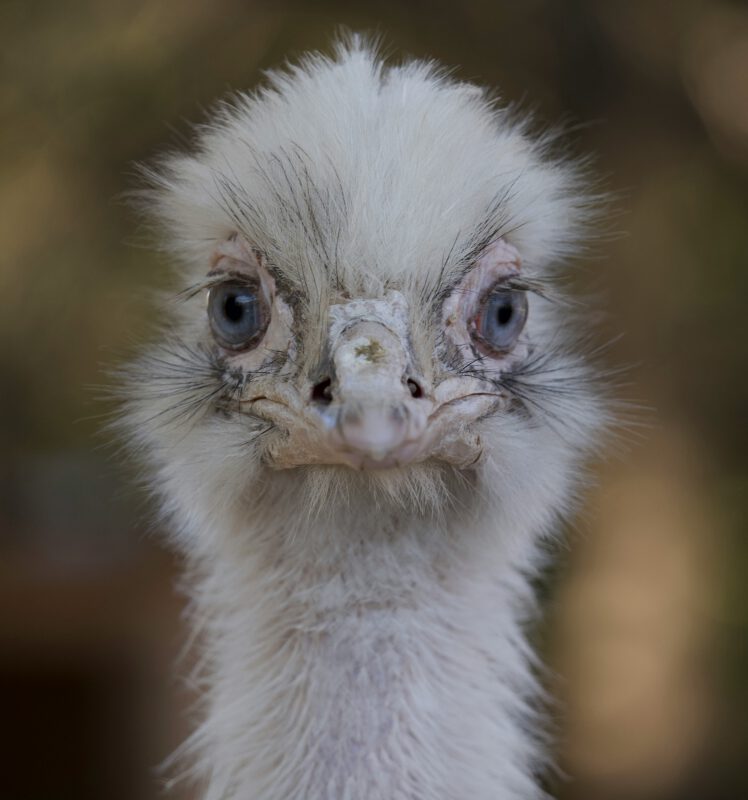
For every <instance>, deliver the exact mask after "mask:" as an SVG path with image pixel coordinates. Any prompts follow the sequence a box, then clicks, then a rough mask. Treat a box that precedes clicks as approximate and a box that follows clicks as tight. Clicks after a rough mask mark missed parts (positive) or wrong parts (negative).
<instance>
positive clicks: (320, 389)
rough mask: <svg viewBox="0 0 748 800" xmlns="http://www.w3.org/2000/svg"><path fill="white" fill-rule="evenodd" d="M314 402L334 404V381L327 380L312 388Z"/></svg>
mask: <svg viewBox="0 0 748 800" xmlns="http://www.w3.org/2000/svg"><path fill="white" fill-rule="evenodd" d="M312 401H313V402H315V403H322V404H323V405H329V404H330V403H332V380H331V379H330V378H325V379H324V380H321V381H320V382H319V383H316V384H315V385H314V386H313V387H312Z"/></svg>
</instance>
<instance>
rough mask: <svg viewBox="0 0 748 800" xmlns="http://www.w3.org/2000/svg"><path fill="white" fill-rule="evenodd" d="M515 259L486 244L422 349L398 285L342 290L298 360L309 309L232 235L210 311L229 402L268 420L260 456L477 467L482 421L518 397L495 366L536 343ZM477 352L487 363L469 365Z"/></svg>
mask: <svg viewBox="0 0 748 800" xmlns="http://www.w3.org/2000/svg"><path fill="white" fill-rule="evenodd" d="M519 268H520V259H519V254H518V253H517V251H516V250H515V249H514V248H513V247H512V246H511V245H508V244H507V243H506V242H504V241H503V240H501V239H499V240H497V241H495V242H492V243H490V244H489V245H488V246H487V247H486V248H485V252H483V253H482V254H481V255H480V257H479V258H477V259H476V262H475V264H474V265H473V266H472V269H471V270H470V271H469V272H468V273H467V274H466V275H464V276H462V277H461V278H460V279H459V280H458V281H456V283H455V285H453V286H448V287H446V289H447V291H446V292H445V297H444V298H440V302H437V303H434V304H432V307H431V308H430V309H428V310H427V313H429V312H430V313H431V315H432V316H433V320H432V325H431V326H430V327H431V328H432V329H433V330H434V331H435V332H436V334H437V335H436V337H434V339H433V341H431V342H423V343H422V345H423V344H425V347H424V346H422V347H420V348H417V347H416V345H415V339H414V336H413V334H412V325H413V315H412V313H411V308H410V302H409V299H408V298H407V297H406V296H405V295H404V294H403V293H402V292H401V291H399V290H397V289H394V288H393V289H388V290H385V291H383V292H382V293H381V295H379V296H375V297H352V296H351V294H350V292H348V291H345V290H343V291H338V292H334V293H333V294H332V295H331V297H330V304H329V305H328V306H327V308H326V316H325V315H324V314H323V315H317V316H316V317H315V318H314V319H313V320H312V324H314V325H315V326H316V327H319V328H321V330H322V333H323V335H322V337H321V341H320V345H321V346H319V345H318V346H317V347H315V348H314V350H313V351H312V352H311V353H307V354H306V359H305V361H306V364H307V365H308V367H307V368H302V369H298V368H294V366H295V365H296V364H297V363H298V357H299V346H298V343H297V341H296V336H295V329H298V328H300V329H301V330H303V326H304V324H309V321H308V320H305V319H303V315H302V319H301V320H299V324H298V326H297V321H296V318H295V314H294V303H293V299H292V298H291V297H284V294H283V292H282V291H280V290H279V287H278V282H277V281H276V280H275V279H274V277H273V271H272V267H271V265H270V264H269V263H268V262H267V261H266V259H265V258H264V256H263V254H262V253H261V252H259V251H258V250H256V249H253V248H252V247H250V246H249V244H248V243H247V242H246V241H245V240H244V239H243V238H242V237H241V236H239V235H236V236H232V237H231V239H230V240H228V241H226V242H223V243H221V244H220V245H219V247H218V248H217V250H216V253H215V255H214V258H213V259H212V264H211V271H210V274H209V276H208V281H209V288H208V292H209V295H208V302H207V319H208V323H209V326H210V329H211V334H212V337H213V339H214V342H215V347H216V349H217V351H218V352H219V353H220V358H221V359H222V361H223V362H224V364H225V369H226V371H227V373H228V375H229V376H233V379H234V380H235V381H237V382H238V383H239V384H240V385H241V387H242V390H241V391H237V392H232V393H231V396H229V397H226V398H224V399H223V400H222V401H219V406H220V407H221V409H222V410H223V411H225V412H226V413H228V414H240V415H246V416H247V417H249V418H250V419H251V420H262V421H264V422H266V423H267V424H268V426H270V430H273V431H274V432H275V435H274V436H272V437H271V438H270V439H269V442H268V444H267V446H266V449H265V453H264V458H265V461H266V463H267V464H268V465H269V466H271V467H275V468H290V467H297V466H303V465H309V464H327V465H333V464H338V465H344V466H347V467H350V468H353V469H391V468H396V467H402V466H405V465H409V464H414V463H418V462H423V461H426V460H429V459H435V460H437V461H444V462H447V463H449V464H453V465H455V466H457V467H463V468H464V467H470V466H471V465H473V464H475V463H477V462H478V461H479V459H480V457H481V454H482V448H481V439H480V435H479V433H478V430H477V427H478V426H477V425H476V423H478V421H479V420H480V419H481V418H482V417H485V416H487V415H489V414H491V413H493V412H496V411H497V410H498V409H499V408H501V407H502V406H503V407H506V403H507V401H508V399H509V398H508V396H507V394H506V393H505V392H502V390H501V388H500V387H498V386H497V385H496V383H495V382H494V381H492V380H491V379H490V378H489V375H496V374H499V373H501V372H502V371H503V370H508V369H511V366H512V364H514V363H516V361H517V360H518V359H519V358H520V357H521V356H522V355H526V353H527V349H528V345H527V343H526V342H523V341H520V336H521V334H522V331H523V328H524V324H525V320H526V316H527V297H526V294H525V291H524V284H522V283H521V278H520V269H519ZM320 316H322V319H320V318H319V317H320ZM299 338H300V339H301V340H302V342H303V340H304V338H305V337H304V336H300V337H299ZM476 362H480V364H481V368H480V369H470V367H471V366H472V365H474V364H475V363H476ZM229 380H231V377H229Z"/></svg>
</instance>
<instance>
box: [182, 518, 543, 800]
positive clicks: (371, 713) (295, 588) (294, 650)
mask: <svg viewBox="0 0 748 800" xmlns="http://www.w3.org/2000/svg"><path fill="white" fill-rule="evenodd" d="M480 528H481V525H480V523H475V522H474V523H472V524H471V525H470V526H463V527H462V528H460V527H459V526H456V525H455V526H446V527H445V526H444V525H443V524H442V525H436V524H433V523H427V522H416V521H413V520H411V521H410V522H408V523H406V524H399V525H398V524H395V523H393V522H392V520H387V519H386V518H385V519H383V518H382V517H381V516H372V517H370V518H368V519H366V520H363V519H361V520H359V523H358V528H357V529H351V528H350V527H348V528H347V529H346V530H341V529H331V528H329V527H326V526H325V525H322V524H317V525H314V526H310V527H309V528H308V529H307V530H305V531H302V532H297V533H294V535H293V536H291V535H285V533H284V532H283V531H276V532H275V533H274V534H273V535H268V533H267V531H264V532H263V533H262V534H261V535H260V534H259V532H255V531H249V532H246V533H245V535H244V536H242V537H240V538H239V537H235V541H236V542H239V544H237V545H236V547H235V548H229V550H231V552H227V554H226V557H225V558H224V557H222V558H219V559H213V560H212V561H211V564H210V567H209V568H207V569H205V568H203V576H204V577H203V578H202V583H201V588H200V591H199V593H198V597H197V605H198V608H199V609H200V614H201V616H202V619H201V622H202V623H204V625H205V630H206V631H207V637H206V638H207V641H206V647H207V651H208V664H209V667H208V670H209V674H208V676H207V677H208V684H209V686H210V689H209V692H208V697H207V702H208V711H207V716H206V719H205V722H204V724H203V727H202V729H201V730H200V731H199V732H198V733H197V735H196V738H195V748H196V749H197V750H198V755H199V758H200V759H201V760H202V763H203V765H204V767H205V769H206V770H207V771H209V773H210V775H211V777H210V779H209V790H208V794H207V795H206V797H207V798H209V800H214V798H215V800H218V798H221V800H224V799H225V798H232V800H234V798H235V799H236V800H239V799H240V798H253V799H256V800H271V799H272V800H275V798H278V800H280V798H284V800H328V799H329V800H337V798H347V799H348V800H416V798H430V799H431V800H458V798H460V799H462V798H466V797H471V798H477V800H482V799H483V798H486V800H488V798H491V800H496V799H497V798H507V799H508V798H530V797H534V796H535V789H534V788H533V785H534V783H533V782H531V779H530V770H531V766H530V764H531V762H532V761H533V758H534V747H533V745H532V744H531V743H530V742H529V740H528V738H527V737H526V736H525V735H524V734H523V733H522V723H523V718H524V716H525V715H526V706H527V700H528V697H529V695H531V694H532V693H533V691H534V684H533V680H532V678H531V676H530V671H529V670H528V668H527V665H526V653H525V646H524V640H523V636H522V633H521V628H520V621H519V617H520V616H521V615H522V614H523V613H524V612H525V611H526V605H527V604H526V602H524V601H523V597H524V600H525V601H526V600H527V598H528V597H529V594H528V593H527V584H526V582H525V581H524V579H522V578H521V577H520V575H521V573H520V571H519V570H518V569H517V568H516V567H512V566H511V565H510V561H511V559H508V557H507V556H508V548H507V547H506V546H504V545H502V544H501V541H502V540H501V537H500V536H499V535H498V534H496V533H494V535H493V536H488V535H486V532H485V531H483V530H481V529H480ZM253 542H254V544H248V543H253ZM508 586H511V591H510V590H509V589H508V588H507V587H508Z"/></svg>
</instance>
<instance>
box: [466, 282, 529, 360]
mask: <svg viewBox="0 0 748 800" xmlns="http://www.w3.org/2000/svg"><path fill="white" fill-rule="evenodd" d="M526 320H527V296H526V295H525V293H524V292H518V291H511V290H508V289H498V290H495V291H493V292H491V294H489V295H488V297H487V298H486V300H485V301H484V303H483V306H482V307H481V309H480V311H479V312H478V316H477V317H476V320H475V332H476V334H477V336H478V338H479V339H480V340H481V342H482V343H483V344H485V345H486V346H488V348H489V349H491V350H493V351H495V352H497V353H504V352H506V351H507V350H510V349H511V348H512V347H513V346H514V344H515V342H516V341H517V339H518V338H519V335H520V333H522V329H523V328H524V327H525V322H526Z"/></svg>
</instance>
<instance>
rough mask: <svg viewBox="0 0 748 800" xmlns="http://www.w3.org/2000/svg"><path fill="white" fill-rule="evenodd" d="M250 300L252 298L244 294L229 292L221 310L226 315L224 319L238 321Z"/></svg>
mask: <svg viewBox="0 0 748 800" xmlns="http://www.w3.org/2000/svg"><path fill="white" fill-rule="evenodd" d="M251 302H252V298H251V297H248V296H247V295H246V294H245V295H241V294H240V295H236V294H230V295H229V296H228V297H227V298H226V301H225V302H224V304H223V312H224V314H225V315H226V319H228V320H231V322H239V321H240V320H241V318H242V317H243V316H244V312H245V311H246V310H247V306H248V305H249V304H250V303H251Z"/></svg>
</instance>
